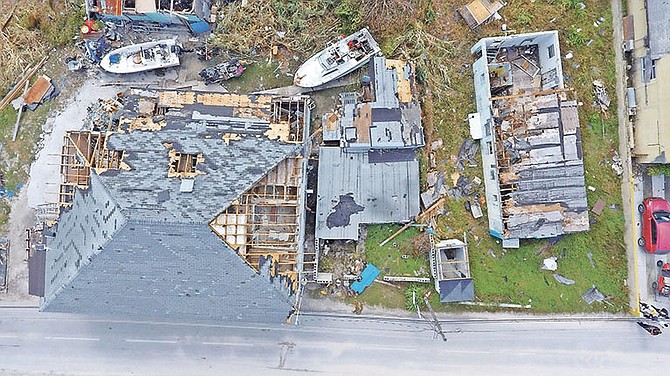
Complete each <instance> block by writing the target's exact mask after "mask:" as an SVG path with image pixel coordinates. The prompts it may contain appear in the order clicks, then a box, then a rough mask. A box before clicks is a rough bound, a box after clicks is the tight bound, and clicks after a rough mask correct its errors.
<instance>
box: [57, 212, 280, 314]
mask: <svg viewBox="0 0 670 376" xmlns="http://www.w3.org/2000/svg"><path fill="white" fill-rule="evenodd" d="M274 283H276V284H281V283H282V281H280V280H279V279H275V280H274ZM277 287H279V288H277ZM282 287H283V286H273V284H272V283H271V282H270V281H269V279H268V278H267V277H264V276H262V275H259V274H258V273H256V272H255V271H254V270H253V269H252V268H251V267H249V265H247V264H246V263H245V262H244V261H243V260H242V259H241V258H240V257H239V256H238V255H237V254H236V253H235V251H233V250H232V249H230V248H229V247H228V246H226V245H225V244H224V243H223V242H222V241H221V239H220V238H218V237H217V236H216V235H214V234H213V233H212V231H211V230H210V229H209V227H208V226H207V225H205V224H198V225H189V224H176V225H175V224H160V223H151V222H137V221H131V222H128V223H127V224H126V225H125V226H124V228H123V229H121V230H119V232H118V233H117V234H116V235H115V236H114V237H113V239H112V240H111V241H110V242H109V243H108V244H106V245H105V246H104V248H103V250H102V251H100V252H99V253H98V254H97V255H96V256H95V257H94V259H93V262H91V263H90V264H88V265H86V266H84V267H83V268H81V270H80V271H79V273H78V275H77V276H76V278H75V279H74V280H73V281H72V282H71V283H70V284H69V285H67V286H66V287H65V288H64V289H63V290H62V291H61V292H60V293H59V294H58V295H57V297H56V298H55V299H54V300H53V301H51V302H50V304H48V305H47V306H46V309H45V310H47V311H55V312H59V311H65V312H78V313H84V314H105V315H115V314H119V315H123V316H124V317H127V316H137V317H140V316H141V317H146V316H154V317H155V316H161V317H170V318H189V319H194V318H195V319H197V318H205V319H221V320H239V321H253V322H261V321H272V322H281V321H282V320H284V319H286V317H287V316H288V314H289V312H290V310H291V302H290V300H289V299H290V297H288V296H287V295H286V294H284V293H282V291H286V289H285V288H282Z"/></svg>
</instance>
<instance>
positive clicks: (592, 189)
mask: <svg viewBox="0 0 670 376" xmlns="http://www.w3.org/2000/svg"><path fill="white" fill-rule="evenodd" d="M587 188H588V189H589V191H591V192H595V191H596V187H594V186H592V185H589V186H588V187H587Z"/></svg>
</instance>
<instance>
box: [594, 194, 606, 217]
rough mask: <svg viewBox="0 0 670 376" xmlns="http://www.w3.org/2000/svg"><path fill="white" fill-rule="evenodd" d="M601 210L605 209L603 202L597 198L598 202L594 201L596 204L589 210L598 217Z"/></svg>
mask: <svg viewBox="0 0 670 376" xmlns="http://www.w3.org/2000/svg"><path fill="white" fill-rule="evenodd" d="M603 209H605V200H603V199H602V198H599V199H598V201H596V204H595V205H593V209H591V211H592V212H594V213H596V214H598V215H600V214H601V213H602V212H603Z"/></svg>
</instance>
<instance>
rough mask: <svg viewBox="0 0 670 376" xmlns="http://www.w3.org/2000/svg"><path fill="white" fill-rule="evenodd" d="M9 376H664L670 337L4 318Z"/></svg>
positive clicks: (516, 329)
mask: <svg viewBox="0 0 670 376" xmlns="http://www.w3.org/2000/svg"><path fill="white" fill-rule="evenodd" d="M0 315H1V318H0V328H2V329H1V331H0V374H9V375H12V374H16V375H19V374H20V375H46V374H56V375H59V374H65V375H109V374H113V375H131V374H135V375H187V374H188V375H196V374H197V375H209V374H211V375H222V374H226V375H238V374H239V375H242V374H244V375H279V374H281V375H286V374H311V373H316V374H328V375H344V374H353V373H355V374H358V375H400V374H402V375H404V374H407V373H408V372H411V373H412V374H415V375H437V374H445V373H447V372H451V373H453V372H456V374H463V371H467V374H468V375H492V374H495V375H525V374H534V375H580V374H583V375H586V374H588V375H592V376H594V375H612V374H616V375H622V374H626V373H635V374H641V373H643V372H644V371H658V370H661V369H663V366H664V364H665V363H664V362H665V359H666V358H667V354H666V352H667V350H666V349H667V347H668V344H669V340H670V337H668V336H669V335H670V331H669V332H668V333H667V334H662V335H660V336H656V337H652V336H651V335H649V334H648V333H646V332H645V331H643V330H642V329H640V328H639V327H638V326H637V325H636V324H635V322H634V321H631V320H628V319H624V318H618V319H615V320H614V321H612V320H594V319H575V318H572V319H569V320H563V319H557V320H550V319H549V320H548V319H545V318H532V317H530V318H526V319H524V318H512V319H493V320H475V321H472V320H469V321H463V320H460V319H454V320H441V322H442V327H443V328H444V330H445V331H446V335H447V338H448V341H447V342H443V341H442V340H441V339H437V338H436V336H435V333H434V332H432V331H431V329H430V327H429V325H428V324H427V323H426V322H424V321H421V320H414V319H397V318H359V317H347V316H329V315H305V316H302V317H301V320H300V322H301V324H300V325H299V326H293V325H248V324H239V325H236V324H234V325H229V324H221V323H213V322H192V323H170V322H155V321H143V320H115V319H107V318H105V319H95V318H88V317H83V316H77V315H71V314H54V313H39V312H37V311H36V310H35V309H29V308H23V309H16V308H4V309H0Z"/></svg>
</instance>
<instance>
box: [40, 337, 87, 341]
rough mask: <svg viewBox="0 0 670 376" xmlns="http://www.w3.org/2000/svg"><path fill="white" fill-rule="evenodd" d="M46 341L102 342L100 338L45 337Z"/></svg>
mask: <svg viewBox="0 0 670 376" xmlns="http://www.w3.org/2000/svg"><path fill="white" fill-rule="evenodd" d="M44 339H53V340H65V341H100V338H91V337H44Z"/></svg>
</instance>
